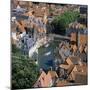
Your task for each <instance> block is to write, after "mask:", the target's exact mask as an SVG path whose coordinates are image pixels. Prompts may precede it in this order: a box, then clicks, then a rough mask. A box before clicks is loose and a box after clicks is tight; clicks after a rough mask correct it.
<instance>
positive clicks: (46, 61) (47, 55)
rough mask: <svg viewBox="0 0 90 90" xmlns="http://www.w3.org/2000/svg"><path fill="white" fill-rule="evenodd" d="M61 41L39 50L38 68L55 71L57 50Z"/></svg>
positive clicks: (53, 42)
mask: <svg viewBox="0 0 90 90" xmlns="http://www.w3.org/2000/svg"><path fill="white" fill-rule="evenodd" d="M59 43H60V41H52V42H50V43H48V44H47V45H45V46H42V47H40V48H39V49H38V66H39V69H40V68H43V69H44V70H49V69H50V68H51V67H52V69H53V70H54V69H55V60H56V54H58V53H55V50H56V48H57V47H58V46H59Z"/></svg>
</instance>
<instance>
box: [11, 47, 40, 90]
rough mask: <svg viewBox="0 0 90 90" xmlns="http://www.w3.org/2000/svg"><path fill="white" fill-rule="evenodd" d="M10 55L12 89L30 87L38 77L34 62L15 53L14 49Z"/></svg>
mask: <svg viewBox="0 0 90 90" xmlns="http://www.w3.org/2000/svg"><path fill="white" fill-rule="evenodd" d="M14 50H16V51H17V52H16V51H14V53H13V55H12V89H24V88H31V87H32V86H33V85H34V84H35V82H36V80H37V79H38V76H39V72H38V70H37V66H36V64H35V62H34V61H33V60H31V59H29V58H25V57H22V55H21V54H19V55H17V54H15V53H18V50H17V49H15V46H14Z"/></svg>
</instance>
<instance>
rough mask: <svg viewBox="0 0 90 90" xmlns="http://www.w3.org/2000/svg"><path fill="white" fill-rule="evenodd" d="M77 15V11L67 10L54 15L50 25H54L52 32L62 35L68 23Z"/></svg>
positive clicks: (76, 17) (75, 18)
mask: <svg viewBox="0 0 90 90" xmlns="http://www.w3.org/2000/svg"><path fill="white" fill-rule="evenodd" d="M78 17H79V12H77V11H67V12H64V13H63V14H62V15H60V16H56V17H55V19H54V20H53V21H52V23H51V25H53V26H54V30H53V32H55V33H58V34H62V35H64V34H65V30H66V28H67V27H68V25H69V24H70V23H71V22H74V21H76V20H77V19H78Z"/></svg>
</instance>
